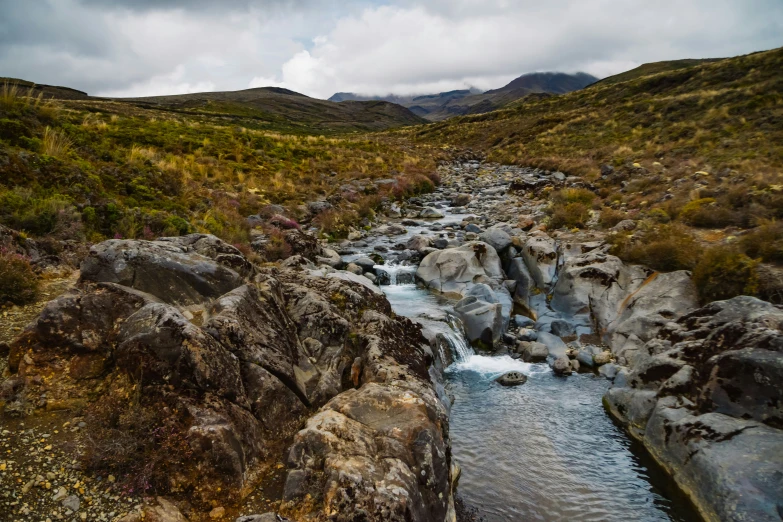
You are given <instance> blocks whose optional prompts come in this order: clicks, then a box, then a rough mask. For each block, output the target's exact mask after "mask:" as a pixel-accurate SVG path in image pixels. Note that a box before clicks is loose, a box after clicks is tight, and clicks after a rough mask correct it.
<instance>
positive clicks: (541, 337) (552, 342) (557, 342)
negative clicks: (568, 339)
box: [536, 331, 567, 358]
mask: <svg viewBox="0 0 783 522" xmlns="http://www.w3.org/2000/svg"><path fill="white" fill-rule="evenodd" d="M536 340H537V341H538V342H540V343H542V344H544V345H545V346H546V347H547V349H548V350H549V355H551V356H553V357H555V358H560V357H565V355H566V348H567V347H566V344H565V343H564V342H563V340H562V339H561V338H559V337H557V336H556V335H552V334H551V333H547V332H541V331H539V332H538V338H537V339H536Z"/></svg>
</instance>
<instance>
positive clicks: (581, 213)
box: [546, 188, 595, 228]
mask: <svg viewBox="0 0 783 522" xmlns="http://www.w3.org/2000/svg"><path fill="white" fill-rule="evenodd" d="M594 200H595V194H593V193H592V192H590V191H589V190H587V189H581V188H567V189H562V190H558V191H556V192H553V193H552V194H551V195H550V196H549V207H548V208H547V211H546V212H547V214H549V215H550V216H551V219H550V221H549V226H550V227H551V228H561V227H568V228H582V227H584V226H585V225H586V224H587V221H588V220H589V219H590V206H591V205H592V204H593V201H594Z"/></svg>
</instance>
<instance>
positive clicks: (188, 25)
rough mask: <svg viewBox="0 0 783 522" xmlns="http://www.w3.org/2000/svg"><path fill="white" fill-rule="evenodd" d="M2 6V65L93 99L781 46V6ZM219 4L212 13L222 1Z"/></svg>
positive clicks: (368, 86) (318, 87) (269, 2)
mask: <svg viewBox="0 0 783 522" xmlns="http://www.w3.org/2000/svg"><path fill="white" fill-rule="evenodd" d="M216 5H217V4H215V3H213V2H208V1H207V0H197V1H195V2H189V1H185V0H164V1H163V2H162V3H161V2H158V1H153V0H140V1H138V2H137V1H135V0H134V1H131V0H125V1H122V0H40V1H35V2H32V1H31V2H17V1H16V0H0V12H2V13H3V17H0V70H1V71H2V74H3V75H8V76H16V77H21V78H25V79H29V80H32V81H36V82H39V83H54V84H59V85H67V86H70V87H74V88H77V89H82V90H85V91H87V92H89V93H91V94H98V95H119V94H122V95H129V96H135V95H148V94H171V93H173V92H191V91H193V90H212V89H216V90H233V89H242V88H246V87H248V86H267V85H273V86H284V87H287V88H289V89H292V90H295V91H299V92H302V93H304V94H308V95H311V96H317V97H328V96H330V95H331V94H332V93H334V92H336V91H353V92H357V93H362V94H387V93H390V92H394V93H397V94H415V93H431V92H440V91H444V90H451V89H460V88H467V87H478V88H481V89H489V88H496V87H500V86H502V85H504V84H505V83H507V82H508V81H510V80H511V79H513V78H515V77H516V76H519V75H520V74H523V73H526V72H532V71H543V70H559V71H565V72H574V71H580V70H582V71H586V72H589V73H592V74H595V75H597V76H606V75H609V74H613V73H616V72H620V71H622V70H627V69H629V68H632V67H635V66H636V65H639V64H640V63H644V62H649V61H658V60H669V59H676V58H693V57H697V58H698V57H716V56H733V55H737V54H742V53H747V52H751V51H756V50H761V49H769V48H773V47H776V46H779V45H782V44H783V39H782V38H781V34H783V2H782V1H781V0H657V1H655V2H650V1H649V0H549V1H547V2H541V1H540V0H387V1H386V2H384V3H383V4H381V3H380V2H379V1H378V0H342V1H338V0H318V1H313V0H295V1H293V2H287V1H283V0H231V1H230V4H229V5H228V6H226V8H216ZM221 5H222V4H221Z"/></svg>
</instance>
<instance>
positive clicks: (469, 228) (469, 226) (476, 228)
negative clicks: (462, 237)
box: [465, 223, 483, 234]
mask: <svg viewBox="0 0 783 522" xmlns="http://www.w3.org/2000/svg"><path fill="white" fill-rule="evenodd" d="M465 232H472V233H474V234H481V233H482V232H483V230H482V229H481V227H480V226H478V225H477V224H475V223H468V224H467V225H466V226H465Z"/></svg>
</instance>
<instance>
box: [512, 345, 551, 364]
mask: <svg viewBox="0 0 783 522" xmlns="http://www.w3.org/2000/svg"><path fill="white" fill-rule="evenodd" d="M517 350H518V351H520V352H521V353H522V360H523V361H525V362H532V363H536V362H542V361H546V358H547V357H548V356H549V349H548V348H547V347H546V345H545V344H542V343H537V342H535V341H521V342H520V343H519V345H518V346H517Z"/></svg>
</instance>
